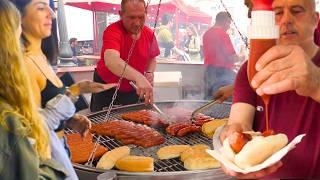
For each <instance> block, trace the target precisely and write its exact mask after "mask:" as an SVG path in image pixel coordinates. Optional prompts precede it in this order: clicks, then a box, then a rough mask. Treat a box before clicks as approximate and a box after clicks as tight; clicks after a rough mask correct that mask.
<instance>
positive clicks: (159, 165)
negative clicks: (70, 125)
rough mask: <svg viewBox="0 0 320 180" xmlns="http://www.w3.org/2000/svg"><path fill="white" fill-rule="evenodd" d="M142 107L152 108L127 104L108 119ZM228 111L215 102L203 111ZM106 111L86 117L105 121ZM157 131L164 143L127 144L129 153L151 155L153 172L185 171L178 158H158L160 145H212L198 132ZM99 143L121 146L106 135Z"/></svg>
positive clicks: (223, 113)
mask: <svg viewBox="0 0 320 180" xmlns="http://www.w3.org/2000/svg"><path fill="white" fill-rule="evenodd" d="M203 104H205V102H200V103H199V102H193V101H191V102H188V103H185V102H181V103H179V102H160V103H157V105H158V106H159V107H160V108H161V109H162V108H171V107H175V106H179V107H182V108H186V109H191V108H190V105H192V108H193V109H195V108H197V107H200V106H201V105H203ZM142 109H152V107H151V106H147V105H144V104H135V105H129V106H124V107H120V108H115V109H113V110H112V112H111V114H110V120H116V119H117V120H122V119H121V115H122V114H123V113H126V112H130V111H137V110H142ZM229 112H230V104H215V105H213V106H212V107H210V108H209V109H207V110H206V111H204V112H203V113H204V114H206V115H210V116H211V117H214V118H225V117H227V116H228V115H229ZM106 113H107V111H100V112H98V113H94V114H91V115H89V116H88V118H89V119H90V120H91V121H92V122H93V123H95V124H96V123H101V122H104V121H105V116H106ZM157 131H158V132H159V133H160V134H161V135H163V137H164V138H165V139H166V141H165V143H163V144H161V145H158V146H154V147H150V148H143V147H140V146H137V145H128V146H129V147H130V148H131V154H133V155H143V156H149V157H153V158H154V159H155V163H154V167H155V172H176V171H186V169H185V168H184V166H183V162H181V161H180V160H179V159H178V158H175V159H169V160H158V159H157V155H156V151H157V150H158V149H159V148H160V147H162V146H167V145H176V144H189V145H194V144H199V143H203V144H206V145H208V146H210V147H212V144H211V139H209V138H208V137H206V136H203V135H201V134H200V133H192V134H189V135H187V136H185V137H173V136H170V135H167V134H166V133H165V129H163V128H159V129H157ZM67 133H72V131H70V130H68V131H67ZM94 139H97V136H96V135H95V136H94ZM100 144H102V145H104V146H105V147H107V148H108V149H109V150H112V149H114V148H116V147H119V146H123V144H122V143H121V142H120V141H118V140H116V139H114V138H110V137H108V136H102V137H101V138H100Z"/></svg>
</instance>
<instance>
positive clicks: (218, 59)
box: [203, 12, 237, 99]
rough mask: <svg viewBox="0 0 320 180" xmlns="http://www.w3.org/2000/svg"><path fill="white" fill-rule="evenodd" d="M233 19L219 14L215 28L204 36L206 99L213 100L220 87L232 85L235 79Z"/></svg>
mask: <svg viewBox="0 0 320 180" xmlns="http://www.w3.org/2000/svg"><path fill="white" fill-rule="evenodd" d="M230 23H231V19H230V17H229V15H228V13H227V12H219V13H218V14H217V16H216V22H215V24H214V26H213V27H211V28H210V29H209V30H207V31H206V32H205V33H204V35H203V53H204V64H205V66H206V71H205V75H204V81H205V98H206V99H211V98H212V95H213V93H214V92H215V91H217V90H218V89H219V88H220V87H222V86H225V85H227V84H231V83H233V81H234V78H235V72H234V71H233V69H234V63H235V62H236V60H237V55H236V52H235V50H234V48H233V45H232V43H231V40H230V37H229V35H228V34H227V33H226V31H227V30H228V29H229V28H230Z"/></svg>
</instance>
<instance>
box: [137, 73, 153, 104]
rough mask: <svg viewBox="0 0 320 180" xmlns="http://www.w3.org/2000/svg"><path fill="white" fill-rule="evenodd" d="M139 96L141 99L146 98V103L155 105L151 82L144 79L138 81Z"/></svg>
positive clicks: (142, 77)
mask: <svg viewBox="0 0 320 180" xmlns="http://www.w3.org/2000/svg"><path fill="white" fill-rule="evenodd" d="M136 85H137V89H136V91H137V94H138V96H140V98H144V102H145V103H153V88H152V86H151V84H150V83H149V81H148V80H147V79H146V78H145V77H144V76H141V78H138V79H137V80H136Z"/></svg>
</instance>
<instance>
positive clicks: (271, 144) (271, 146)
mask: <svg viewBox="0 0 320 180" xmlns="http://www.w3.org/2000/svg"><path fill="white" fill-rule="evenodd" d="M287 143H288V138H287V136H286V135H285V134H277V135H271V136H267V137H263V136H253V139H252V140H251V141H249V142H248V143H247V144H246V145H244V146H243V148H242V150H241V151H240V152H239V153H238V154H236V155H235V159H234V162H235V164H236V165H237V166H238V167H240V168H242V169H245V168H248V167H252V166H254V165H257V164H260V163H262V162H263V161H265V160H266V159H267V158H268V157H270V156H271V155H272V154H274V153H275V152H277V151H279V150H280V149H282V148H283V147H284V146H285V145H286V144H287Z"/></svg>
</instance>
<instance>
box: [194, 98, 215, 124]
mask: <svg viewBox="0 0 320 180" xmlns="http://www.w3.org/2000/svg"><path fill="white" fill-rule="evenodd" d="M217 103H218V101H217V100H212V101H209V102H208V103H207V104H205V105H203V106H201V107H199V108H198V109H196V110H194V111H193V112H192V114H191V119H194V117H195V116H196V115H197V114H198V113H200V112H202V111H204V110H206V109H208V108H210V107H211V106H213V105H215V104H217Z"/></svg>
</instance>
